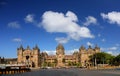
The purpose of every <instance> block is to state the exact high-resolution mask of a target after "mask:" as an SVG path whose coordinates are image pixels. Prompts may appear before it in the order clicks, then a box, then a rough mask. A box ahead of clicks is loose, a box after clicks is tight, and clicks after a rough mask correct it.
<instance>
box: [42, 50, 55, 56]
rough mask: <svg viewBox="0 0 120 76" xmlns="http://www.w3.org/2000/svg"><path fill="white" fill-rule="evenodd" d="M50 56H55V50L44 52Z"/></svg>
mask: <svg viewBox="0 0 120 76" xmlns="http://www.w3.org/2000/svg"><path fill="white" fill-rule="evenodd" d="M44 52H46V53H47V54H48V55H55V54H56V51H55V50H44Z"/></svg>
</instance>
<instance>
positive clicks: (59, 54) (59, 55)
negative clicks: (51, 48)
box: [56, 44, 65, 67]
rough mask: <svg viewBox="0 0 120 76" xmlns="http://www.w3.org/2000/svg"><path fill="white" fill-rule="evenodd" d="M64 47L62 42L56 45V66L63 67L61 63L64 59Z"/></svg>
mask: <svg viewBox="0 0 120 76" xmlns="http://www.w3.org/2000/svg"><path fill="white" fill-rule="evenodd" d="M64 50H65V49H64V47H63V45H62V44H58V46H57V47H56V57H57V63H58V64H57V66H58V67H61V66H62V67H63V66H65V65H64V63H63V59H64V55H65V52H64Z"/></svg>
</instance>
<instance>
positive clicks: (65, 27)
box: [41, 11, 94, 43]
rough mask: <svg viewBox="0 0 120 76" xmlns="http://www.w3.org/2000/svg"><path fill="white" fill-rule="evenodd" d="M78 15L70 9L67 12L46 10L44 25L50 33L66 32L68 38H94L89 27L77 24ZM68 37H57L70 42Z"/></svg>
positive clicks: (43, 18)
mask: <svg viewBox="0 0 120 76" xmlns="http://www.w3.org/2000/svg"><path fill="white" fill-rule="evenodd" d="M77 22H78V18H77V16H76V15H75V14H74V13H73V12H71V11H68V12H67V13H66V14H63V13H59V12H53V11H46V12H45V13H44V14H43V15H42V22H41V23H42V27H43V28H44V29H45V30H46V31H47V32H50V33H64V34H66V35H67V38H70V39H73V40H80V39H81V38H94V35H92V34H91V32H90V30H89V29H88V28H87V27H81V26H80V25H79V24H77ZM67 38H64V37H62V38H61V37H60V38H58V37H57V38H56V40H57V41H61V40H62V41H63V43H65V42H68V40H67Z"/></svg>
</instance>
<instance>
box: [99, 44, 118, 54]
mask: <svg viewBox="0 0 120 76" xmlns="http://www.w3.org/2000/svg"><path fill="white" fill-rule="evenodd" d="M118 49H119V48H118V47H117V46H113V47H108V48H101V50H102V51H104V52H107V53H109V54H112V55H118V54H119V50H118Z"/></svg>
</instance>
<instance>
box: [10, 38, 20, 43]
mask: <svg viewBox="0 0 120 76" xmlns="http://www.w3.org/2000/svg"><path fill="white" fill-rule="evenodd" d="M12 41H14V42H22V39H21V38H14V39H13V40H12Z"/></svg>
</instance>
